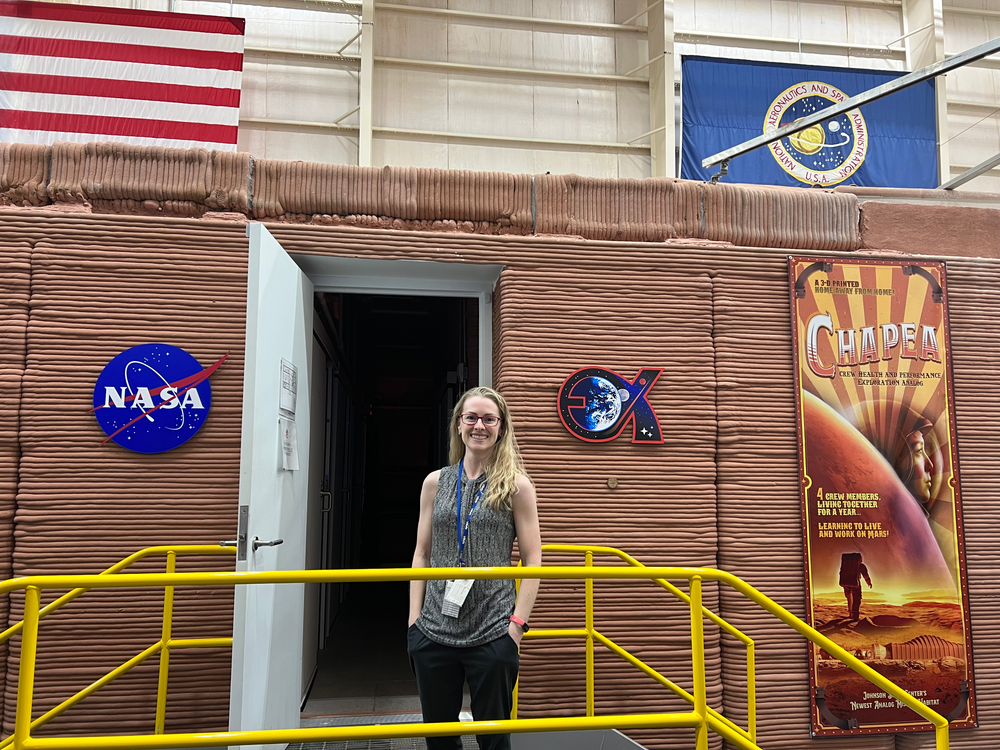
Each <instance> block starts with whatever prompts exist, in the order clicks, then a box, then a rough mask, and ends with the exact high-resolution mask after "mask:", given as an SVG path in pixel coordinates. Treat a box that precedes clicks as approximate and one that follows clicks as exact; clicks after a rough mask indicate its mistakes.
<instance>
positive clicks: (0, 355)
mask: <svg viewBox="0 0 1000 750" xmlns="http://www.w3.org/2000/svg"><path fill="white" fill-rule="evenodd" d="M30 257H31V246H30V245H29V244H28V243H26V242H25V241H24V240H23V239H21V240H4V241H0V579H7V578H10V577H11V556H12V554H13V551H14V533H13V531H14V507H15V501H14V498H15V495H16V494H17V476H18V466H19V464H20V457H21V455H20V454H21V450H20V441H19V438H18V430H19V427H20V424H19V410H20V402H21V379H22V377H23V376H24V361H25V351H26V334H27V327H28V293H29V287H30ZM9 604H10V600H9V599H8V598H7V597H0V627H5V626H6V622H7V616H8V612H9ZM6 664H7V645H6V644H4V645H3V646H0V673H5V672H6ZM2 702H3V698H2V696H0V710H2V708H3V703H2Z"/></svg>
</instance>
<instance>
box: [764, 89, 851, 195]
mask: <svg viewBox="0 0 1000 750" xmlns="http://www.w3.org/2000/svg"><path fill="white" fill-rule="evenodd" d="M849 98H850V97H849V96H848V95H847V94H845V93H844V92H843V91H841V90H840V89H838V88H837V87H836V86H831V85H830V84H828V83H823V82H822V81H803V82H802V83H797V84H795V85H794V86H789V87H788V88H787V89H785V90H784V91H782V92H781V93H780V94H779V95H778V96H777V97H776V98H775V100H774V101H773V102H771V106H770V107H769V108H768V110H767V115H766V116H765V117H764V132H765V133H771V132H773V131H775V130H777V129H778V128H780V127H784V126H785V125H791V124H793V123H795V122H798V121H799V120H801V119H802V118H803V117H808V116H809V115H811V114H814V113H816V112H819V111H820V110H823V109H826V108H827V107H830V106H832V105H834V104H840V103H841V102H844V101H846V100H847V99H849ZM768 148H769V149H770V150H771V155H772V156H774V159H775V161H777V162H778V164H779V166H780V167H781V168H782V169H783V170H785V171H786V172H787V173H788V174H790V175H791V176H792V177H794V178H795V179H796V180H798V181H799V182H804V183H805V184H807V185H836V184H837V183H839V182H843V181H844V180H846V179H847V178H849V177H851V176H852V175H853V174H854V173H855V172H857V171H858V169H859V168H860V167H861V165H862V164H863V163H864V161H865V156H866V154H867V153H868V125H867V123H865V118H864V117H863V116H862V114H861V110H860V109H852V110H850V111H849V112H846V113H844V114H841V115H837V116H836V117H831V118H830V119H829V120H827V121H825V122H821V123H817V124H816V125H810V126H809V127H808V128H806V129H805V130H802V131H799V132H798V133H792V134H791V135H788V136H785V137H784V138H782V139H781V140H778V141H775V142H774V143H772V144H770V145H769V146H768Z"/></svg>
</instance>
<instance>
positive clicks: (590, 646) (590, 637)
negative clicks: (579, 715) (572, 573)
mask: <svg viewBox="0 0 1000 750" xmlns="http://www.w3.org/2000/svg"><path fill="white" fill-rule="evenodd" d="M584 565H585V566H586V567H588V568H592V567H593V566H594V553H593V552H591V551H590V550H587V554H586V562H584ZM584 587H585V588H584V591H585V592H586V608H587V614H586V618H587V619H586V628H587V716H593V715H594V579H593V578H588V579H587V580H586V581H584Z"/></svg>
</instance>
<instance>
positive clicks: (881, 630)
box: [789, 257, 975, 735]
mask: <svg viewBox="0 0 1000 750" xmlns="http://www.w3.org/2000/svg"><path fill="white" fill-rule="evenodd" d="M789 264H790V265H789V271H790V282H791V293H792V315H793V326H792V327H793V335H794V337H795V349H796V379H797V386H798V405H799V439H800V444H799V452H800V467H801V475H800V479H801V482H802V503H803V523H804V533H805V540H806V545H805V553H806V575H807V590H808V596H809V616H810V620H811V623H812V625H813V627H815V628H816V629H817V630H819V631H820V632H821V633H823V634H824V635H826V636H828V637H829V638H830V639H832V640H833V641H834V642H835V643H837V644H838V645H840V646H842V647H843V648H845V649H846V650H847V651H849V652H851V653H853V654H854V655H855V656H857V657H858V658H861V659H862V660H863V661H865V662H866V663H868V665H869V666H871V667H872V668H874V669H875V670H876V671H878V672H880V673H881V674H883V675H884V676H886V677H888V678H889V679H890V680H892V681H893V682H895V683H896V684H897V685H900V686H901V687H903V688H904V689H905V690H907V691H909V692H910V693H911V694H912V695H913V696H915V697H916V698H918V699H919V700H921V701H923V702H924V703H926V704H927V705H929V706H930V707H931V708H933V709H934V710H935V711H937V712H938V713H940V714H943V715H945V716H949V715H950V718H951V719H952V726H953V727H957V726H970V725H972V723H973V722H974V721H975V701H974V699H973V697H974V694H973V693H972V659H971V655H972V654H971V638H970V632H969V615H968V595H967V587H966V582H965V565H964V547H963V540H962V514H961V503H960V498H961V495H960V490H959V477H958V462H957V451H956V439H955V422H954V405H953V402H952V395H951V394H952V384H951V366H950V356H951V352H950V341H949V335H948V316H947V296H946V284H945V268H944V264H943V263H930V262H920V263H917V264H914V263H912V262H903V261H898V260H896V261H883V260H867V259H855V258H850V259H842V258H800V257H792V258H790V259H789ZM810 657H811V658H810V661H811V677H812V683H813V687H814V688H815V687H821V688H823V690H824V692H825V704H826V708H827V709H828V710H829V712H830V714H832V716H833V717H834V719H836V720H839V721H831V720H830V717H827V716H824V715H823V713H822V712H821V710H820V709H821V707H822V701H819V702H817V703H816V704H814V707H813V731H814V733H815V734H818V735H825V734H845V733H851V732H852V731H857V730H850V729H844V728H841V726H838V724H840V722H844V723H846V721H847V720H849V719H856V720H857V721H858V723H859V725H860V728H861V730H862V731H865V732H866V733H870V732H899V731H907V730H912V729H927V728H929V724H927V723H926V722H924V720H923V719H921V718H920V717H919V716H917V715H916V713H915V712H913V711H912V710H911V709H909V708H907V707H905V706H903V705H901V704H897V703H896V701H895V699H893V698H892V697H891V696H888V695H887V694H884V693H883V692H882V691H881V690H880V689H879V688H877V687H875V686H874V685H873V684H872V683H870V682H869V681H868V680H866V679H864V678H862V677H860V676H859V675H857V674H855V673H854V672H853V671H852V670H850V669H849V668H847V667H846V666H845V665H842V664H841V663H840V662H839V661H837V660H835V659H833V658H832V657H830V656H829V655H828V654H827V653H826V652H824V651H823V650H822V649H819V648H818V647H813V649H812V651H811V654H810Z"/></svg>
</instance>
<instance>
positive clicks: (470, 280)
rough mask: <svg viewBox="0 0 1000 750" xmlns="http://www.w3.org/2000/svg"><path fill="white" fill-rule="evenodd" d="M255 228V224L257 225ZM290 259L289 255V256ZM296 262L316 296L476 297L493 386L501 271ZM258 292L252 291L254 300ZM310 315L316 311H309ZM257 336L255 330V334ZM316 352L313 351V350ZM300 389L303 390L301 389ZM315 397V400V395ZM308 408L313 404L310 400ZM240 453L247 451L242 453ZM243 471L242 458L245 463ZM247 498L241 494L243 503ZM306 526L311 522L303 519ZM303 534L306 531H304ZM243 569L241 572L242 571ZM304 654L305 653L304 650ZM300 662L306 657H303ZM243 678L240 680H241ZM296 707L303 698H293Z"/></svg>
mask: <svg viewBox="0 0 1000 750" xmlns="http://www.w3.org/2000/svg"><path fill="white" fill-rule="evenodd" d="M254 223H256V222H254ZM261 230H263V231H264V232H265V233H266V228H264V227H263V225H261V226H260V228H259V229H255V228H254V227H253V226H252V225H251V226H248V227H247V236H248V237H250V235H251V232H254V231H261ZM285 252H286V253H287V251H285ZM287 254H288V255H289V257H290V258H291V259H292V261H293V262H294V263H295V264H296V265H298V267H299V269H300V270H301V271H302V272H303V273H304V275H305V276H307V277H308V278H309V280H310V281H312V283H313V293H314V294H315V292H340V293H348V294H384V295H407V296H431V297H474V298H476V299H478V301H479V382H480V383H481V384H483V385H487V386H489V385H492V382H493V291H494V289H495V288H496V284H497V281H498V280H499V277H500V272H501V271H502V270H503V268H504V267H503V266H502V265H488V264H478V263H468V262H449V263H444V262H439V261H418V260H403V259H398V260H396V259H381V258H378V259H368V258H351V257H341V256H328V255H303V254H293V253H287ZM251 292H254V290H252V289H249V288H248V304H249V299H250V297H249V294H250V293H251ZM310 312H311V310H310ZM307 317H308V321H307V329H308V330H306V331H303V333H304V334H305V336H306V340H307V341H309V342H312V340H313V322H312V315H309V316H307ZM252 322H253V321H251V320H250V318H249V311H248V320H247V325H248V334H250V333H251V331H250V329H249V326H250V325H251V323H252ZM253 333H254V334H256V329H255V330H254V332H253ZM310 352H311V348H310ZM308 371H309V368H308V367H306V368H305V370H304V371H303V372H304V374H305V375H306V377H302V378H301V379H300V384H301V383H303V382H304V383H305V384H307V385H306V389H307V390H308V389H309V387H310V386H309V385H308V384H309V381H310V380H311V378H310V377H308V374H309V372H308ZM255 387H256V386H255V383H254V382H253V380H252V378H251V379H246V378H245V379H244V383H243V396H244V401H246V396H247V392H248V390H249V391H250V392H251V394H252V392H253V390H254V388H255ZM300 388H301V385H300ZM310 395H311V394H310ZM305 401H306V403H307V404H308V403H309V400H308V399H306V400H305ZM242 421H243V427H242V438H241V443H242V444H244V445H245V444H246V443H247V442H248V441H250V442H252V441H253V440H254V437H255V435H254V433H255V432H256V428H257V425H256V424H255V420H254V419H253V415H252V414H251V415H247V414H243V415H242ZM241 450H243V448H242V447H241ZM241 471H242V458H241ZM242 502H243V495H242V492H241V503H242ZM303 522H306V519H305V518H304V517H303ZM303 531H304V530H303ZM238 567H240V566H238ZM244 595H245V592H242V591H240V587H237V593H236V603H235V609H234V622H233V628H234V643H235V642H236V641H243V640H245V637H246V634H245V629H246V625H247V623H246V621H245V619H241V617H240V616H239V612H240V609H241V607H242V606H243V605H242V604H241V601H242V599H243V596H244ZM300 650H301V649H300ZM298 658H299V659H300V660H301V658H302V657H301V654H300V655H299V657H298ZM242 663H243V662H242V661H241V662H240V663H239V666H240V669H239V670H237V669H236V666H237V660H236V659H235V658H234V669H233V675H232V681H231V687H230V729H231V730H238V729H243V728H244V727H243V717H242V711H241V708H242V704H243V692H244V690H243V688H244V685H243V680H244V674H243V669H242ZM237 672H239V674H237ZM294 699H295V701H296V703H298V702H299V696H295V697H294Z"/></svg>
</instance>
